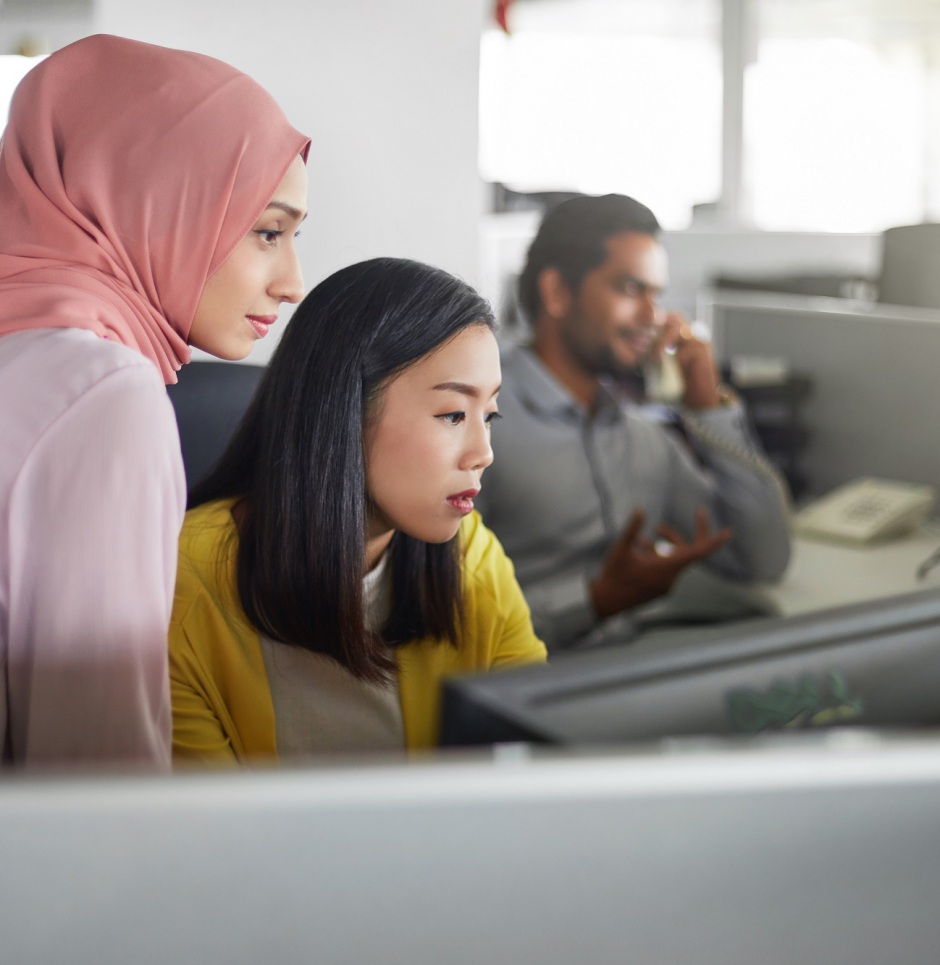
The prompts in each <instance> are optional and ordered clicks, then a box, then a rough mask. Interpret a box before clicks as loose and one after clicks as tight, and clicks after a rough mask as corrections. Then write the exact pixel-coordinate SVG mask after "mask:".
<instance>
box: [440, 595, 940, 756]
mask: <svg viewBox="0 0 940 965" xmlns="http://www.w3.org/2000/svg"><path fill="white" fill-rule="evenodd" d="M938 694H940V591H937V590H929V591H920V592H917V593H910V594H904V595H901V596H895V597H888V598H886V599H881V600H878V601H872V602H865V603H861V604H853V605H851V606H845V607H839V608H836V609H832V610H826V611H822V612H817V613H813V614H802V615H799V616H793V617H784V618H765V619H757V620H747V621H743V622H741V623H739V624H736V625H733V626H723V627H713V628H708V629H703V630H702V632H701V633H697V634H694V635H690V634H689V633H688V632H685V633H683V634H681V636H680V635H676V634H670V633H662V634H660V635H658V636H657V637H656V638H655V639H654V640H651V641H650V643H649V645H645V646H643V647H642V648H638V647H637V645H629V644H628V645H624V646H616V647H606V648H600V649H596V650H588V651H582V652H580V653H569V654H563V655H560V656H558V657H556V658H554V659H553V660H552V663H551V665H550V666H549V667H547V668H546V667H539V668H525V669H520V670H510V671H506V672H504V673H498V674H492V675H489V676H479V677H476V676H474V677H464V678H460V679H456V680H452V681H449V682H448V683H446V684H445V687H444V694H443V709H442V715H443V716H442V727H441V744H442V745H443V746H475V745H485V744H493V743H502V742H513V741H527V742H534V743H548V744H558V745H591V744H606V743H624V742H635V741H644V740H650V739H656V738H660V737H668V736H679V735H691V734H744V735H752V734H757V733H760V732H763V731H772V730H778V729H783V728H814V727H829V726H847V725H848V726H855V725H864V726H867V727H899V728H908V729H909V728H912V727H923V726H931V725H936V724H938V723H940V700H938V699H937V695H938Z"/></svg>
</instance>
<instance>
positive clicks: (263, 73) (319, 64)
mask: <svg viewBox="0 0 940 965" xmlns="http://www.w3.org/2000/svg"><path fill="white" fill-rule="evenodd" d="M483 16H484V2H483V0H446V2H441V0H396V2H395V3H388V2H386V0H346V2H344V3H326V2H324V0H266V2H264V3H261V2H258V0H200V2H198V3H194V2H192V0H161V2H160V3H149V4H142V3H128V2H127V0H98V2H97V5H96V12H95V29H96V30H98V31H103V32H107V33H115V34H120V35H122V36H127V37H134V38H136V39H139V40H146V41H150V42H153V43H161V44H167V45H170V46H177V47H185V48H189V49H192V50H198V51H200V52H203V53H207V54H211V55H213V56H216V57H219V58H221V59H223V60H226V61H228V62H230V63H232V64H234V65H235V66H236V67H239V68H240V69H242V70H244V71H246V72H247V73H249V74H251V75H252V76H253V77H255V78H256V79H257V80H258V81H259V82H260V83H262V84H263V85H264V86H265V87H267V88H268V89H269V90H270V91H271V92H272V93H273V94H274V96H275V97H276V98H277V100H278V101H279V102H280V104H281V105H282V106H283V107H284V109H285V111H286V112H287V114H288V116H289V117H290V118H291V120H292V122H293V123H294V124H295V125H296V126H297V127H298V128H300V129H301V130H303V131H305V132H307V133H309V134H310V136H311V138H312V139H313V145H312V148H311V153H310V164H309V170H310V217H309V219H308V222H307V224H306V225H305V226H304V235H303V237H302V238H301V242H300V248H301V262H302V265H303V269H304V277H305V281H306V283H307V287H308V288H310V287H312V286H313V284H315V283H316V282H317V281H319V280H321V279H322V278H324V277H326V275H328V274H330V273H331V272H332V271H335V270H336V269H337V268H341V267H343V266H345V265H348V264H352V263H353V262H356V261H360V260H362V259H364V258H371V257H375V256H377V255H396V256H403V257H409V258H417V259H420V260H423V261H428V262H431V263H433V264H436V265H440V266H441V267H443V268H446V269H448V270H449V271H453V272H455V273H456V274H458V275H460V276H462V277H464V278H466V279H467V280H468V281H470V282H471V283H474V284H478V283H479V250H478V235H477V230H478V228H477V226H478V223H479V219H480V214H481V212H482V209H483V191H482V186H481V182H480V179H479V175H478V173H477V100H478V85H479V80H478V74H479V38H480V26H481V23H482V22H483ZM289 315H290V309H289V308H285V309H283V310H282V312H281V318H282V319H285V318H287V317H289ZM276 332H277V329H275V330H273V331H272V333H271V336H269V337H268V338H267V339H265V341H264V342H263V343H261V345H259V346H258V347H257V348H256V350H255V352H254V353H253V355H252V358H251V361H253V362H259V361H264V360H266V359H267V358H268V357H269V356H270V352H271V350H272V348H273V345H274V339H273V338H272V336H274V335H275V334H276Z"/></svg>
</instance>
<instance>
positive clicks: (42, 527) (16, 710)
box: [0, 329, 186, 768]
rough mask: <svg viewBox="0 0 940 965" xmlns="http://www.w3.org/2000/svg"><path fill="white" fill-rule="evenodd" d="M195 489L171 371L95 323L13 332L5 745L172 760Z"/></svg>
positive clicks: (5, 362)
mask: <svg viewBox="0 0 940 965" xmlns="http://www.w3.org/2000/svg"><path fill="white" fill-rule="evenodd" d="M185 503H186V490H185V480H184V475H183V466H182V459H181V456H180V447H179V436H178V433H177V429H176V420H175V418H174V415H173V410H172V407H171V405H170V402H169V400H168V398H167V396H166V390H165V387H164V385H163V381H162V380H161V378H160V375H159V373H158V371H157V369H156V367H155V366H154V365H153V363H152V362H150V361H148V360H147V359H145V358H144V357H143V356H141V355H140V354H139V353H137V352H135V351H133V350H131V349H129V348H125V347H123V346H121V345H118V344H115V343H113V342H109V341H106V340H104V339H101V338H98V337H97V336H96V335H94V334H92V333H91V332H89V331H86V330H82V329H32V330H30V331H25V332H17V333H14V334H11V335H5V336H3V337H0V661H2V662H0V673H2V680H0V746H2V748H3V756H4V758H5V759H6V760H7V761H8V762H9V761H10V760H12V761H13V762H15V763H17V764H35V763H43V764H49V763H57V762H64V761H68V762H70V763H72V762H79V763H81V762H91V761H122V762H125V763H131V762H133V763H135V764H144V765H150V766H157V767H160V768H168V767H169V764H170V703H169V691H168V684H167V679H168V677H167V627H168V624H169V619H170V612H171V608H172V600H173V587H174V582H175V576H176V555H177V538H178V535H179V530H180V526H181V525H182V519H183V513H184V511H185Z"/></svg>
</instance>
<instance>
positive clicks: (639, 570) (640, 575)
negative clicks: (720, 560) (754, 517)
mask: <svg viewBox="0 0 940 965" xmlns="http://www.w3.org/2000/svg"><path fill="white" fill-rule="evenodd" d="M644 518H645V514H644V513H643V510H642V509H637V510H635V511H634V513H633V515H632V516H631V517H630V519H629V521H628V522H627V525H626V527H625V529H624V531H623V533H622V534H621V536H620V538H619V539H618V540H617V541H616V542H615V543H614V545H613V546H611V548H610V550H609V551H608V553H607V556H606V557H605V559H604V563H603V565H602V567H601V571H600V573H598V575H597V578H596V579H595V580H594V582H593V583H591V585H590V587H589V591H590V595H591V601H592V603H593V604H594V609H595V611H596V612H597V615H598V616H599V617H601V618H604V617H610V616H613V615H614V614H615V613H622V612H623V611H624V610H629V609H630V608H632V607H635V606H639V604H641V603H647V602H648V601H650V600H655V599H656V598H657V597H659V596H662V595H663V594H665V593H668V592H669V590H670V589H671V588H672V584H673V583H675V581H676V578H677V577H678V576H679V574H680V573H681V572H682V571H683V570H684V569H685V568H686V567H687V566H688V565H689V564H690V563H697V562H698V561H699V560H703V559H705V557H706V556H709V555H710V554H712V553H714V552H715V550H716V549H718V547H719V546H723V545H724V544H725V543H727V542H728V540H729V539H731V530H730V529H721V530H719V531H718V532H717V533H709V522H708V513H707V511H706V510H705V509H698V510H696V513H695V536H694V538H693V539H692V541H691V542H690V543H687V542H686V541H685V540H684V539H683V538H682V536H681V535H680V534H679V533H677V532H676V531H675V530H674V529H671V528H670V527H668V526H662V525H661V526H659V527H657V530H656V532H657V533H658V534H659V535H660V536H661V537H662V538H663V539H665V540H668V541H669V543H670V544H671V551H670V552H669V553H668V555H667V554H665V553H659V552H657V550H656V547H655V545H654V543H653V542H652V540H649V539H647V538H646V537H644V536H641V535H640V532H641V530H642V529H643V521H644Z"/></svg>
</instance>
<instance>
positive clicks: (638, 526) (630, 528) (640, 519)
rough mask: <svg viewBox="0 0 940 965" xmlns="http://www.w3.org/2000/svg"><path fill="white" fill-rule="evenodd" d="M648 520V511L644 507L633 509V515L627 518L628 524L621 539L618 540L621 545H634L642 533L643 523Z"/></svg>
mask: <svg viewBox="0 0 940 965" xmlns="http://www.w3.org/2000/svg"><path fill="white" fill-rule="evenodd" d="M645 521H646V513H644V512H643V510H642V509H635V510H633V513H632V515H631V516H630V518H629V520H627V525H626V526H625V527H624V530H623V533H622V535H621V537H620V539H619V540H618V541H617V542H618V543H620V545H621V546H632V545H633V544H634V543H635V542H636V539H637V537H638V536H639V535H640V530H642V529H643V523H644V522H645Z"/></svg>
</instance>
